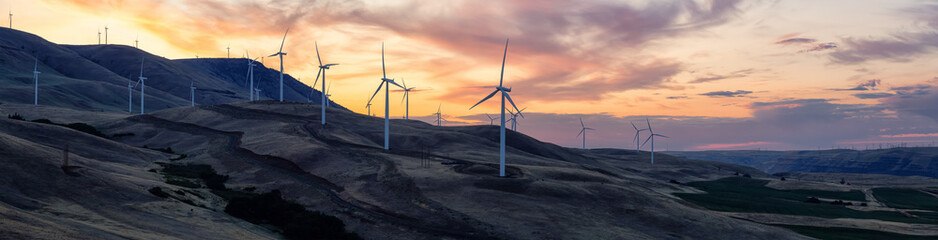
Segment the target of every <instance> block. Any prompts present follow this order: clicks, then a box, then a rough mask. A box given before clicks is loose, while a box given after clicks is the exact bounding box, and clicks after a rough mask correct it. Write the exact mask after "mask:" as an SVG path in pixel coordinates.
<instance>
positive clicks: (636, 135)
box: [629, 122, 648, 153]
mask: <svg viewBox="0 0 938 240" xmlns="http://www.w3.org/2000/svg"><path fill="white" fill-rule="evenodd" d="M629 123H631V124H632V128H634V129H635V138H634V139H633V140H632V142H634V143H635V153H640V152H641V151H639V146H638V142H639V141H641V140H642V139H641V138H639V133H641V132H642V131H647V130H648V129H647V128H642V129H638V127H636V126H635V123H633V122H629Z"/></svg>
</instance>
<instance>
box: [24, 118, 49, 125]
mask: <svg viewBox="0 0 938 240" xmlns="http://www.w3.org/2000/svg"><path fill="white" fill-rule="evenodd" d="M30 122H34V123H45V124H54V123H52V120H49V119H45V118H42V119H36V120H32V121H30Z"/></svg>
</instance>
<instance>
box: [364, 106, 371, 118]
mask: <svg viewBox="0 0 938 240" xmlns="http://www.w3.org/2000/svg"><path fill="white" fill-rule="evenodd" d="M365 108H366V109H368V116H371V103H368V105H365Z"/></svg>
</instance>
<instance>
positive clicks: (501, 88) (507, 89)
mask: <svg viewBox="0 0 938 240" xmlns="http://www.w3.org/2000/svg"><path fill="white" fill-rule="evenodd" d="M495 89H498V90H502V91H505V92H511V88H506V87H502V86H498V87H495Z"/></svg>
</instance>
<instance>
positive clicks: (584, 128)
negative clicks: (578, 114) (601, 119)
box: [576, 118, 596, 150]
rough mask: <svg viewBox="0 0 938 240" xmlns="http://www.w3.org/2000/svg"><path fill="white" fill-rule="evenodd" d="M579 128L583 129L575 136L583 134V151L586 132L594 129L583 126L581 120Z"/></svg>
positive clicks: (581, 119)
mask: <svg viewBox="0 0 938 240" xmlns="http://www.w3.org/2000/svg"><path fill="white" fill-rule="evenodd" d="M580 127H583V129H582V130H580V133H578V134H577V135H576V136H577V137H580V134H583V149H584V150H585V149H586V130H596V129H592V128H588V127H586V124H583V118H580Z"/></svg>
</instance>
